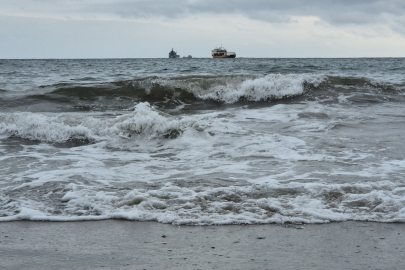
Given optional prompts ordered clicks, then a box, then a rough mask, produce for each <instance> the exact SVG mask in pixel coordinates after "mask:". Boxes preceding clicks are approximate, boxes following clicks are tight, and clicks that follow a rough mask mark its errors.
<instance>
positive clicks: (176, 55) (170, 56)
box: [169, 48, 180, 58]
mask: <svg viewBox="0 0 405 270" xmlns="http://www.w3.org/2000/svg"><path fill="white" fill-rule="evenodd" d="M169 58H180V55H178V54H177V52H175V51H174V50H173V48H172V50H171V51H170V52H169Z"/></svg>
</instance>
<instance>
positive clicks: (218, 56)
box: [212, 54, 236, 58]
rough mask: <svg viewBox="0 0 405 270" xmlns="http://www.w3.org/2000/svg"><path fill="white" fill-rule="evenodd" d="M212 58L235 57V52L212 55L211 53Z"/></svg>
mask: <svg viewBox="0 0 405 270" xmlns="http://www.w3.org/2000/svg"><path fill="white" fill-rule="evenodd" d="M212 57H213V58H235V57H236V54H232V55H214V54H212Z"/></svg>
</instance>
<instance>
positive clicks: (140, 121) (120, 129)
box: [0, 103, 207, 143]
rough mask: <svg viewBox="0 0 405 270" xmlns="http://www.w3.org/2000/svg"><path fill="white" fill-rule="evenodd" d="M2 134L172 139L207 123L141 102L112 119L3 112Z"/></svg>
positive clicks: (50, 137) (52, 139) (36, 137)
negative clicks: (161, 110) (171, 113)
mask: <svg viewBox="0 0 405 270" xmlns="http://www.w3.org/2000/svg"><path fill="white" fill-rule="evenodd" d="M0 120H1V123H0V134H8V135H10V136H15V137H19V138H23V139H29V140H36V141H41V142H50V143H64V142H68V141H72V140H82V141H87V142H90V143H91V142H98V141H103V140H109V139H117V138H121V139H127V140H130V139H131V137H136V136H138V137H139V136H140V137H142V138H148V139H156V138H157V139H164V138H166V139H170V138H175V137H177V136H178V135H180V134H182V133H183V132H184V131H185V130H187V129H189V128H192V129H195V130H203V129H204V126H205V125H207V122H206V121H204V120H193V119H191V118H187V117H185V118H174V117H171V116H170V115H167V114H164V113H162V112H159V111H157V110H154V109H153V108H151V106H150V104H149V103H139V104H137V105H136V106H135V109H134V111H133V112H131V113H128V114H123V115H119V116H116V117H114V118H110V119H103V120H101V119H98V118H97V117H93V116H77V115H66V114H64V115H58V116H46V115H43V114H34V113H29V112H20V113H10V114H4V115H0Z"/></svg>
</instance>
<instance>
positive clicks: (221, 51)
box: [211, 47, 236, 58]
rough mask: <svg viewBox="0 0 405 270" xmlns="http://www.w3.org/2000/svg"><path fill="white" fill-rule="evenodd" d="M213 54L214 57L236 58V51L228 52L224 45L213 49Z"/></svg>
mask: <svg viewBox="0 0 405 270" xmlns="http://www.w3.org/2000/svg"><path fill="white" fill-rule="evenodd" d="M211 55H212V57H214V58H235V57H236V53H234V52H228V51H227V50H226V49H225V48H223V47H217V48H215V49H213V50H212V51H211Z"/></svg>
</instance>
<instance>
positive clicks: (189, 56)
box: [183, 54, 193, 58]
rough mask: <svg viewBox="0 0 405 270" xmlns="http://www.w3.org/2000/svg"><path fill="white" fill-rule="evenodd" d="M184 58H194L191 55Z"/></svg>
mask: <svg viewBox="0 0 405 270" xmlns="http://www.w3.org/2000/svg"><path fill="white" fill-rule="evenodd" d="M183 58H193V57H192V56H191V55H190V54H189V55H188V56H183Z"/></svg>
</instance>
